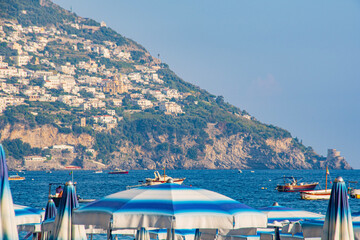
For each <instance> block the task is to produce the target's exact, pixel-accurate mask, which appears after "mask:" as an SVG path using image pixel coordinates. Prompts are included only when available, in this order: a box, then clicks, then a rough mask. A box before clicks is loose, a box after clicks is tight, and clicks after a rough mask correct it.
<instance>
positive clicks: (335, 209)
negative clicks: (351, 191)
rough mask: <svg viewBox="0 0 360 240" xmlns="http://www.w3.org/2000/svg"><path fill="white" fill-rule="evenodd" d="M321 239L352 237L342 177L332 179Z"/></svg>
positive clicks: (337, 239)
mask: <svg viewBox="0 0 360 240" xmlns="http://www.w3.org/2000/svg"><path fill="white" fill-rule="evenodd" d="M321 239H323V240H327V239H329V240H330V239H331V240H353V239H354V229H353V224H352V219H351V212H350V206H349V201H348V195H347V189H346V185H345V182H344V180H343V178H342V177H338V178H336V179H335V180H334V184H333V186H332V190H331V196H330V200H329V205H328V208H327V211H326V217H325V223H324V226H323V234H322V236H321Z"/></svg>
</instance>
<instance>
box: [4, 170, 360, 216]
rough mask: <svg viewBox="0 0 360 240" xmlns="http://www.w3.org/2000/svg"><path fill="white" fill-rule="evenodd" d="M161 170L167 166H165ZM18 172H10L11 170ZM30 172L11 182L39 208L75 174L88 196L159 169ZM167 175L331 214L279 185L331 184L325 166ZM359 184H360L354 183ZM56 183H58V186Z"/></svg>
mask: <svg viewBox="0 0 360 240" xmlns="http://www.w3.org/2000/svg"><path fill="white" fill-rule="evenodd" d="M159 172H160V174H162V171H161V170H159ZM13 173H14V172H10V173H9V175H11V174H13ZM70 173H71V172H70V171H53V172H52V173H46V172H44V171H25V172H21V173H19V175H20V176H25V178H26V179H25V180H24V181H10V185H11V191H12V196H13V201H14V203H16V204H21V205H27V206H31V207H35V208H45V206H46V203H47V200H48V192H49V183H65V182H66V181H70V180H71V179H72V177H73V178H74V182H76V183H77V184H76V186H77V194H78V195H80V196H81V197H82V198H86V199H99V198H102V197H104V196H106V195H109V194H112V193H115V192H118V191H123V190H126V186H128V185H136V184H138V181H139V180H145V178H147V177H151V178H153V177H154V174H153V173H154V171H153V170H130V171H129V174H119V175H113V174H108V173H107V172H106V171H104V172H103V173H100V174H95V173H94V172H93V171H82V170H77V171H73V176H71V174H70ZM166 174H167V175H169V176H171V177H173V178H175V177H186V180H185V182H184V184H185V185H192V186H194V187H200V188H204V189H208V190H212V191H215V192H218V193H221V194H223V195H226V196H228V197H231V198H233V199H235V200H238V201H240V202H242V203H244V204H246V205H249V206H251V207H253V208H260V207H266V206H270V205H272V204H273V203H274V202H278V203H279V204H280V205H283V206H286V207H291V208H296V209H304V210H308V211H312V212H317V213H322V214H325V213H326V208H327V205H328V201H327V200H317V201H307V200H301V199H300V194H299V193H282V192H278V191H277V190H275V187H276V185H277V184H279V183H282V181H283V180H282V179H279V178H281V177H282V176H295V177H304V179H303V181H304V182H320V186H321V187H322V188H325V171H324V170H254V171H253V172H252V171H250V170H243V173H238V170H167V171H166ZM337 176H342V177H343V179H344V180H345V181H346V182H347V181H359V180H360V170H332V171H330V178H331V179H332V180H333V179H334V178H335V177H337ZM354 186H355V187H357V188H360V184H359V186H356V185H354ZM55 188H56V186H54V187H53V188H52V191H53V192H54V191H55ZM349 202H350V207H351V210H352V212H359V211H360V199H352V198H350V199H349Z"/></svg>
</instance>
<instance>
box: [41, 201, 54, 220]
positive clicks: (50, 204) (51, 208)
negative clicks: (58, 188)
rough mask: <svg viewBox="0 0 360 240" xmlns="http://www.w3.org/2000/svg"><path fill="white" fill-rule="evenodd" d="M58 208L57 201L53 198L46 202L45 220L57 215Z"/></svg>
mask: <svg viewBox="0 0 360 240" xmlns="http://www.w3.org/2000/svg"><path fill="white" fill-rule="evenodd" d="M56 213H57V210H56V206H55V203H54V201H53V200H52V199H49V201H48V203H47V204H46V208H45V217H44V221H45V220H46V219H49V218H54V217H55V216H56Z"/></svg>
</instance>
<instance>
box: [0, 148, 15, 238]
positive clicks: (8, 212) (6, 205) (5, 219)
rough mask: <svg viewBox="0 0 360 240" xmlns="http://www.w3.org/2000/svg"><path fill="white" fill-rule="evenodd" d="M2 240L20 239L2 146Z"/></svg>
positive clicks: (0, 214)
mask: <svg viewBox="0 0 360 240" xmlns="http://www.w3.org/2000/svg"><path fill="white" fill-rule="evenodd" d="M0 239H3V240H7V239H14V240H17V239H19V236H18V231H17V227H16V222H15V210H14V205H13V200H12V196H11V190H10V185H9V180H8V169H7V166H6V159H5V152H4V149H3V147H2V145H1V144H0Z"/></svg>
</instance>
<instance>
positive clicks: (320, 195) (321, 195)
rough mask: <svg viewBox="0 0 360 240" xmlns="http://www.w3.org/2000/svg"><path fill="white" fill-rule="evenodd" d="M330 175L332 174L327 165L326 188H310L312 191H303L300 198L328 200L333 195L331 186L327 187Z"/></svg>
mask: <svg viewBox="0 0 360 240" xmlns="http://www.w3.org/2000/svg"><path fill="white" fill-rule="evenodd" d="M328 175H330V172H329V169H328V167H326V174H325V189H321V190H310V191H301V192H300V198H301V199H303V200H328V199H330V196H331V188H330V189H328V188H327V182H328V177H327V176H328ZM330 182H331V181H330Z"/></svg>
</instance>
